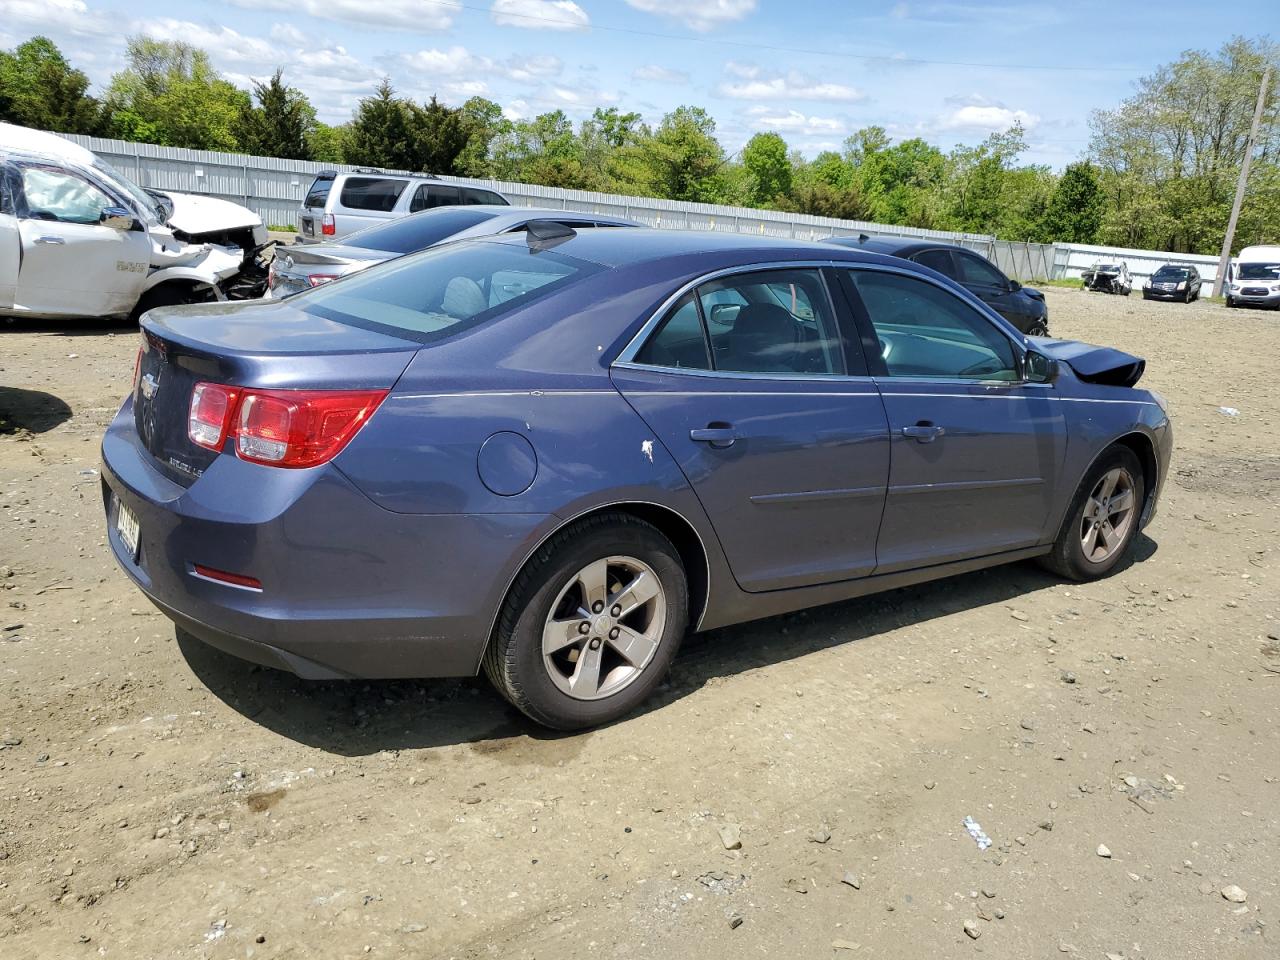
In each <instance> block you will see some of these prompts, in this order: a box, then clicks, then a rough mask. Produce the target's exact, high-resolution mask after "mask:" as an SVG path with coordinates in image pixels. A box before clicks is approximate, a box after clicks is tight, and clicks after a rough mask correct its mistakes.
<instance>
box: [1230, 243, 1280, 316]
mask: <svg viewBox="0 0 1280 960" xmlns="http://www.w3.org/2000/svg"><path fill="white" fill-rule="evenodd" d="M1227 278H1228V280H1230V283H1229V284H1228V285H1227V290H1226V293H1227V306H1228V307H1245V306H1248V307H1270V308H1271V309H1273V310H1280V246H1277V245H1269V244H1268V245H1261V246H1256V247H1245V248H1244V249H1243V250H1241V251H1240V254H1239V256H1237V257H1236V258H1235V259H1234V260H1232V261H1231V266H1230V267H1229V268H1228V271H1227Z"/></svg>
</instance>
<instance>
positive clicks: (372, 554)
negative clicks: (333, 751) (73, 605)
mask: <svg viewBox="0 0 1280 960" xmlns="http://www.w3.org/2000/svg"><path fill="white" fill-rule="evenodd" d="M102 460H103V466H102V492H103V500H104V506H105V508H106V512H107V525H108V530H107V539H108V542H109V544H110V546H111V550H112V553H113V554H114V555H115V558H116V560H117V562H118V563H119V564H120V566H121V568H122V569H123V570H124V571H125V573H127V574H128V575H129V577H130V578H131V579H132V580H133V581H134V583H136V584H137V585H138V587H139V588H140V589H141V590H142V591H143V593H145V594H146V595H147V597H148V598H150V599H151V601H152V602H153V603H155V604H156V606H158V607H159V608H160V609H161V610H162V611H163V612H164V613H165V614H166V615H168V616H169V617H170V619H172V620H173V621H174V622H175V623H177V624H178V625H179V626H180V627H182V628H183V629H185V630H186V631H187V632H189V633H191V634H192V635H193V636H195V637H197V638H198V639H200V640H203V641H205V642H206V643H209V644H211V645H212V646H215V647H218V648H219V649H222V650H224V651H226V652H228V653H231V654H233V655H235V656H238V657H241V658H243V659H246V660H250V661H252V662H255V663H260V664H265V665H267V666H272V667H277V668H280V669H283V670H288V671H291V672H293V673H296V674H298V675H299V676H302V677H306V678H316V679H318V678H332V677H360V678H390V677H442V676H469V675H472V674H474V673H475V672H476V670H477V669H478V667H479V663H480V658H481V656H482V655H483V652H484V646H485V644H486V642H487V640H488V636H489V631H490V629H491V627H492V624H493V619H494V615H495V612H496V610H497V607H498V605H499V604H500V603H501V600H502V596H503V593H504V591H505V590H506V587H507V584H508V583H509V582H510V579H511V577H512V575H513V573H514V563H516V562H518V561H519V559H520V558H522V557H523V556H524V555H525V545H526V543H527V542H536V538H537V537H538V536H540V535H541V531H542V529H543V528H544V526H545V525H546V524H547V523H548V522H550V520H551V518H548V517H545V516H541V515H531V514H500V515H463V514H433V515H407V514H398V513H393V512H391V511H389V510H386V509H385V508H383V507H380V506H378V505H377V504H375V503H374V502H373V501H371V500H370V499H369V498H368V497H367V496H365V495H364V494H363V493H362V492H361V491H360V490H359V489H357V488H356V487H355V486H354V485H353V484H352V483H351V482H350V481H349V480H348V479H347V478H346V476H345V475H344V474H342V473H341V471H339V470H338V469H336V468H335V467H333V466H332V465H327V466H323V467H317V468H313V469H310V470H281V469H277V468H272V467H262V466H257V465H254V464H249V463H246V462H244V461H241V460H239V459H238V458H236V457H234V456H231V455H223V456H220V457H218V458H217V459H216V460H215V461H214V462H213V464H212V465H211V466H210V467H209V469H208V470H206V471H205V473H204V475H203V476H202V477H201V478H200V479H199V480H197V481H196V482H195V483H193V484H192V485H191V486H190V487H184V486H182V485H180V484H177V483H175V482H173V481H172V480H169V479H168V478H167V477H165V476H163V475H162V474H161V473H160V472H159V471H158V470H157V469H156V468H155V467H154V466H152V463H151V457H150V454H149V453H147V452H146V451H145V450H144V449H143V448H141V447H140V446H139V444H138V442H137V434H136V432H135V429H134V425H133V415H132V404H131V403H128V402H126V404H125V406H124V407H123V408H122V410H121V412H120V414H119V415H118V416H117V417H116V419H115V421H114V422H113V423H112V424H111V426H110V427H109V428H108V430H107V433H106V436H105V437H104V438H103V443H102ZM117 504H123V505H125V506H126V507H128V509H129V510H131V511H132V512H133V513H134V515H135V516H136V517H137V518H138V522H139V526H140V530H141V532H140V536H139V547H138V553H137V555H136V556H134V555H133V554H132V553H131V552H130V550H129V549H128V547H126V545H125V543H124V541H123V540H122V539H121V537H120V535H119V533H118V531H117V528H116V509H117ZM196 564H199V565H201V566H203V567H207V568H213V569H214V570H219V571H226V572H230V573H235V574H240V575H245V576H251V577H255V578H257V579H258V580H260V581H261V584H262V588H261V590H254V589H248V588H245V587H237V586H232V585H230V584H226V583H221V582H217V581H214V580H210V579H207V578H204V577H201V576H199V575H197V574H196V572H195V569H194V567H195V565H196Z"/></svg>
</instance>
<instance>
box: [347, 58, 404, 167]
mask: <svg viewBox="0 0 1280 960" xmlns="http://www.w3.org/2000/svg"><path fill="white" fill-rule="evenodd" d="M414 146H415V145H414V131H413V129H412V122H411V120H410V116H409V106H408V104H406V103H405V101H404V100H402V99H400V98H399V97H397V96H396V92H395V89H394V88H393V87H392V86H391V81H390V80H388V79H387V78H385V77H384V78H383V79H382V82H381V83H379V84H378V88H377V90H376V92H375V93H374V95H373V96H372V97H365V98H364V99H363V100H361V101H360V104H359V106H357V107H356V113H355V116H354V117H353V118H352V120H351V123H350V132H349V136H348V139H347V149H346V159H347V162H348V163H361V164H369V165H371V166H375V167H391V168H393V169H396V170H409V169H412V168H413V167H414V166H415V157H416V154H415V149H414Z"/></svg>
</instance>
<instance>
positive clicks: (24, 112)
mask: <svg viewBox="0 0 1280 960" xmlns="http://www.w3.org/2000/svg"><path fill="white" fill-rule="evenodd" d="M88 89H89V78H88V77H86V76H85V75H84V73H83V72H81V71H80V70H76V69H74V68H72V66H71V64H70V63H68V62H67V59H66V57H64V56H63V55H62V51H60V50H59V49H58V47H57V46H56V45H55V44H54V42H53V41H52V40H50V39H49V38H48V37H32V38H31V39H30V40H28V41H26V42H25V43H20V44H18V46H17V47H15V48H14V49H13V50H0V120H3V121H6V122H8V123H16V124H19V125H21V126H24V127H35V128H37V129H40V130H53V131H56V132H58V133H86V134H95V133H99V132H101V126H102V108H101V106H100V105H99V103H98V101H97V100H95V99H94V98H93V97H91V96H89V95H88V92H87V91H88Z"/></svg>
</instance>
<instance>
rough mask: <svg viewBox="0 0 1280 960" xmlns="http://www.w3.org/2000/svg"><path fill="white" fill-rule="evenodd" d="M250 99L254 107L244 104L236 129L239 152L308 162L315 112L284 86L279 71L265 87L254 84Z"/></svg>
mask: <svg viewBox="0 0 1280 960" xmlns="http://www.w3.org/2000/svg"><path fill="white" fill-rule="evenodd" d="M253 96H254V99H255V100H256V101H257V105H256V106H249V105H247V104H246V105H245V106H244V107H243V108H242V109H241V111H240V117H239V122H238V123H237V125H236V130H235V133H236V139H237V140H239V141H240V149H241V150H243V151H244V152H245V153H253V154H257V155H258V156H264V157H283V158H285V159H287V160H310V159H311V158H312V151H311V142H310V136H311V133H312V131H314V130H315V128H316V111H315V108H313V107H312V106H311V102H310V101H309V100H307V98H306V96H305V95H303V93H302V91H301V90H296V89H294V88H293V87H287V86H285V83H284V79H283V71H282V70H276V72H275V73H274V74H273V75H272V77H271V79H270V80H268V81H267V82H266V83H261V82H256V81H255V82H254V85H253Z"/></svg>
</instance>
